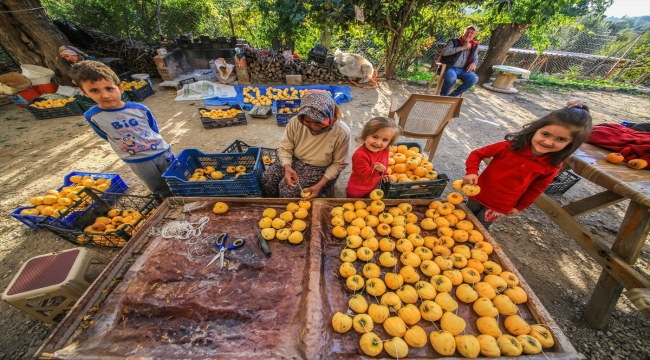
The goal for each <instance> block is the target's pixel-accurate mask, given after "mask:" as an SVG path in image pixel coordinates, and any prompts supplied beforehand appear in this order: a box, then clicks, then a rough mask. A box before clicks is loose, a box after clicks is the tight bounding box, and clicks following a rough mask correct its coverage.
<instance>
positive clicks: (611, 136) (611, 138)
mask: <svg viewBox="0 0 650 360" xmlns="http://www.w3.org/2000/svg"><path fill="white" fill-rule="evenodd" d="M587 142H588V143H591V144H594V145H598V146H600V147H604V148H606V149H609V150H613V151H616V152H618V153H621V155H623V156H624V157H625V161H630V160H632V159H639V158H641V159H644V160H646V161H648V162H650V133H648V132H645V131H637V130H634V129H630V128H627V127H625V126H622V125H619V124H599V125H595V126H594V128H593V130H591V134H590V135H589V138H587Z"/></svg>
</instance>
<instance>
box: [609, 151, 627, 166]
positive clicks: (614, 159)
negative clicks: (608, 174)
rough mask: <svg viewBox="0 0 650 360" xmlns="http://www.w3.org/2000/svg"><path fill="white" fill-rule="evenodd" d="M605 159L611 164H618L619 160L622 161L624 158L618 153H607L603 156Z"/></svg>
mask: <svg viewBox="0 0 650 360" xmlns="http://www.w3.org/2000/svg"><path fill="white" fill-rule="evenodd" d="M605 160H607V161H609V162H611V163H612V164H618V163H620V162H623V161H624V160H625V158H624V157H623V155H621V154H619V153H609V154H607V156H605Z"/></svg>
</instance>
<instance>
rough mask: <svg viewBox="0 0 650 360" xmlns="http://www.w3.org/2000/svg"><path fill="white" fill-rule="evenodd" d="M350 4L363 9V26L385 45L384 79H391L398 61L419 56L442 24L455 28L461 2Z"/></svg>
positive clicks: (361, 0)
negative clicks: (372, 31) (449, 24)
mask: <svg viewBox="0 0 650 360" xmlns="http://www.w3.org/2000/svg"><path fill="white" fill-rule="evenodd" d="M352 3H353V4H354V5H357V6H359V7H360V8H361V9H363V11H364V18H365V23H364V25H365V26H369V27H372V28H373V29H375V30H376V31H377V34H378V36H379V37H380V38H381V39H382V42H383V43H384V44H385V46H386V53H385V59H386V71H385V75H386V77H391V76H392V75H393V74H394V72H395V70H396V69H397V68H398V65H399V64H400V63H401V62H404V61H406V62H407V63H408V61H409V59H411V58H412V57H413V56H415V55H417V54H418V53H421V52H422V51H423V50H424V47H422V46H421V44H422V43H423V42H429V43H432V42H433V40H434V39H433V38H432V37H431V34H434V33H436V32H439V31H440V30H442V29H443V26H444V25H443V24H444V23H449V22H451V23H454V25H455V24H457V21H458V19H459V18H460V17H461V15H462V8H461V3H460V2H458V1H455V0H442V1H433V0H410V1H409V0H383V1H376V0H352ZM466 3H468V4H477V3H478V1H476V0H468V1H466Z"/></svg>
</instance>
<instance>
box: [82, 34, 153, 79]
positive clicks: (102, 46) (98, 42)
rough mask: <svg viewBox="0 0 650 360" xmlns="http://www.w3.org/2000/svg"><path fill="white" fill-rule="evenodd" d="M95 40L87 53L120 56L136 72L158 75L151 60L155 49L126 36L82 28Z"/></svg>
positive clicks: (103, 56)
mask: <svg viewBox="0 0 650 360" xmlns="http://www.w3.org/2000/svg"><path fill="white" fill-rule="evenodd" d="M84 30H85V31H86V32H87V33H88V34H90V35H91V36H92V37H93V39H94V40H95V41H94V42H93V44H92V46H91V48H90V49H89V50H88V53H89V54H90V55H92V56H94V57H96V58H120V59H122V63H123V65H124V66H125V67H127V68H128V69H129V70H131V71H133V72H134V73H136V74H149V75H151V76H158V71H157V69H156V64H155V63H154V62H153V61H152V60H151V59H152V58H153V57H154V56H156V50H155V49H154V48H152V47H150V46H148V45H146V44H144V43H142V42H140V41H135V40H131V39H129V38H127V37H116V36H111V35H106V34H104V33H103V32H101V31H98V30H94V29H84Z"/></svg>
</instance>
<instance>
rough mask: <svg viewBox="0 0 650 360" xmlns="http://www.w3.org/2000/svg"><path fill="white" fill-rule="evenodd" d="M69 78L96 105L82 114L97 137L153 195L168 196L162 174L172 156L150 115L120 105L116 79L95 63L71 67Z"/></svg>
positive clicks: (141, 108)
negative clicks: (102, 140)
mask: <svg viewBox="0 0 650 360" xmlns="http://www.w3.org/2000/svg"><path fill="white" fill-rule="evenodd" d="M72 74H73V77H74V79H75V81H76V82H77V84H78V85H79V88H80V89H81V91H82V92H83V93H84V95H86V96H88V97H90V98H91V99H93V100H94V101H95V102H97V105H95V106H93V107H92V108H90V109H89V110H88V111H86V113H85V114H84V117H85V118H86V121H88V123H89V124H90V126H91V127H92V128H93V130H95V132H96V133H97V135H99V136H100V137H101V138H102V139H104V140H106V141H108V143H109V144H111V147H112V148H113V150H114V151H115V153H117V155H118V156H119V157H120V158H121V159H122V160H123V161H124V162H125V163H126V164H127V165H128V166H129V167H130V168H131V170H132V171H133V172H134V173H135V174H136V175H137V176H138V178H140V180H142V182H144V184H145V185H146V186H147V187H148V188H149V190H151V192H152V193H154V194H157V195H160V196H162V197H167V196H171V195H172V192H171V190H170V189H169V186H168V185H167V183H166V182H165V180H164V179H163V178H162V174H163V173H164V172H165V170H167V168H168V167H169V165H171V163H172V161H173V160H174V154H173V153H172V152H171V147H170V146H169V144H167V143H166V142H165V140H163V138H162V137H161V136H160V133H159V132H158V124H157V123H156V119H155V118H154V117H153V115H152V114H151V111H149V109H148V108H147V107H146V106H144V105H142V104H138V103H132V102H125V101H122V99H120V96H121V95H122V93H123V92H124V89H123V88H122V85H120V80H119V78H118V77H117V75H116V74H115V72H113V70H111V68H109V67H108V66H106V65H104V64H102V63H100V62H98V61H90V60H86V61H80V62H78V63H76V64H75V65H74V66H73V67H72Z"/></svg>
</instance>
